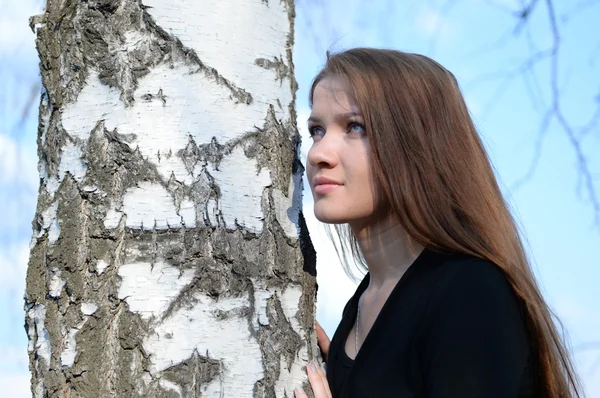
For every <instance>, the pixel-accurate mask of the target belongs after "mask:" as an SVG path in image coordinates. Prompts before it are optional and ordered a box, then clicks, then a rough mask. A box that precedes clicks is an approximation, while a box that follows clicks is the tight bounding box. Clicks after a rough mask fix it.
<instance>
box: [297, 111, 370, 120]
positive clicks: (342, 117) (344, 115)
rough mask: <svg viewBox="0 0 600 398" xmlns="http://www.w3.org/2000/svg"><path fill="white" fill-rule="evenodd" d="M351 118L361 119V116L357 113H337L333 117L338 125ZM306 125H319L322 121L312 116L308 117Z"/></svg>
mask: <svg viewBox="0 0 600 398" xmlns="http://www.w3.org/2000/svg"><path fill="white" fill-rule="evenodd" d="M352 117H362V115H361V114H360V113H359V112H354V111H351V112H346V113H338V114H337V115H335V116H334V118H333V119H334V120H335V121H336V122H337V123H339V122H341V121H344V120H347V119H350V118H352ZM306 122H307V123H321V122H322V119H321V118H320V117H318V116H313V115H310V117H309V118H308V120H307V121H306Z"/></svg>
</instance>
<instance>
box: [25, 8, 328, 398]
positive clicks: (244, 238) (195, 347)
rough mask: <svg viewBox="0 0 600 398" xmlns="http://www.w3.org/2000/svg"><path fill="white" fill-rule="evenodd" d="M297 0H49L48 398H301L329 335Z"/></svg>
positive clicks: (33, 345)
mask: <svg viewBox="0 0 600 398" xmlns="http://www.w3.org/2000/svg"><path fill="white" fill-rule="evenodd" d="M293 19H294V5H293V1H292V0H202V1H192V0H187V1H186V0H142V1H134V0H122V1H116V0H88V1H69V0H47V6H46V11H45V13H44V14H43V15H40V16H35V17H32V20H31V23H32V27H34V28H35V29H36V30H37V47H38V51H39V55H40V59H41V63H40V66H41V73H42V82H43V85H44V93H43V94H42V99H41V105H40V117H39V134H38V147H39V150H38V151H39V157H40V163H39V170H40V184H41V185H40V190H39V199H38V207H37V212H36V216H35V219H34V222H33V229H34V235H33V238H32V243H31V256H30V261H29V267H28V273H27V291H26V298H25V307H26V308H25V309H26V330H27V333H28V336H29V352H30V354H29V358H30V369H31V372H32V392H33V395H34V396H35V397H70V398H73V397H201V396H202V397H235V398H238V397H284V396H287V397H292V396H293V392H292V391H293V388H294V387H295V386H298V385H303V384H304V385H306V384H305V383H306V380H305V373H304V370H303V368H304V366H305V364H306V362H307V360H308V359H310V358H313V357H315V356H317V355H318V354H317V352H318V349H317V346H316V342H315V339H314V331H313V322H314V300H315V296H316V290H315V279H314V275H315V272H314V270H315V255H314V250H313V249H312V244H311V242H310V239H309V238H308V234H307V230H306V226H305V225H304V222H303V218H302V215H301V214H300V209H301V202H302V192H301V189H302V173H303V167H302V164H301V163H300V161H299V159H298V155H299V141H300V138H299V135H298V132H297V130H296V115H295V110H294V101H295V92H296V82H295V79H294V73H293V71H294V69H293V64H292V58H291V54H292V44H293Z"/></svg>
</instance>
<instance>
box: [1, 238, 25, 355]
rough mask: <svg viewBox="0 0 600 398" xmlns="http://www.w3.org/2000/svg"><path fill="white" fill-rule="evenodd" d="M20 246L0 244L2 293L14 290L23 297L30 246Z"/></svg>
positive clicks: (22, 243) (23, 243) (22, 244)
mask: <svg viewBox="0 0 600 398" xmlns="http://www.w3.org/2000/svg"><path fill="white" fill-rule="evenodd" d="M20 243H21V244H20V245H18V246H17V245H11V246H8V245H6V244H2V243H0V251H1V252H2V256H0V274H1V275H2V278H0V291H7V290H13V291H14V292H15V294H16V293H17V291H20V292H21V293H19V296H22V295H23V293H22V292H23V291H24V288H25V273H26V271H27V260H28V259H29V244H28V243H27V242H20ZM0 357H1V356H0Z"/></svg>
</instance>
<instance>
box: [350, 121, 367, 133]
mask: <svg viewBox="0 0 600 398" xmlns="http://www.w3.org/2000/svg"><path fill="white" fill-rule="evenodd" d="M348 130H349V132H351V133H359V134H363V133H364V132H365V126H363V125H362V124H359V123H351V124H350V126H349V129H348Z"/></svg>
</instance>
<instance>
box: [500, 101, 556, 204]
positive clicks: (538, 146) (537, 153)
mask: <svg viewBox="0 0 600 398" xmlns="http://www.w3.org/2000/svg"><path fill="white" fill-rule="evenodd" d="M552 116H553V113H552V111H548V112H546V114H545V115H544V118H543V119H542V123H541V124H540V130H539V131H538V135H537V138H536V140H535V145H534V147H533V148H534V153H533V158H532V159H531V164H530V165H529V168H528V169H527V172H526V173H525V174H524V175H523V176H522V177H520V178H519V179H517V181H515V182H514V183H513V184H512V185H511V186H510V187H509V192H512V193H515V192H517V191H518V190H519V189H521V187H522V186H523V185H525V184H526V183H527V182H529V181H530V180H531V179H532V178H533V175H534V174H535V170H536V169H537V166H538V164H539V162H540V158H541V156H542V146H543V143H544V138H545V137H546V133H547V132H548V127H549V126H550V121H551V120H552Z"/></svg>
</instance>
